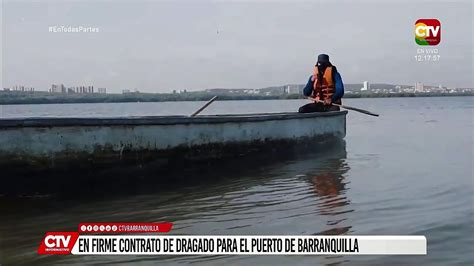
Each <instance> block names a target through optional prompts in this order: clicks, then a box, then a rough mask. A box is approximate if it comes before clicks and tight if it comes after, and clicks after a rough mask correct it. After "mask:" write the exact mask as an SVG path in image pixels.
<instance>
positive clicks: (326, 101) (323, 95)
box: [298, 54, 344, 113]
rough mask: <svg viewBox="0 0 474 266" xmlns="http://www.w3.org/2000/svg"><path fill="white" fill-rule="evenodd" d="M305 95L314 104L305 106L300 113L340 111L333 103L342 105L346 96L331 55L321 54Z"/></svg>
mask: <svg viewBox="0 0 474 266" xmlns="http://www.w3.org/2000/svg"><path fill="white" fill-rule="evenodd" d="M303 94H304V95H305V96H307V97H311V98H312V100H313V102H312V103H308V104H305V105H303V106H301V107H300V109H299V110H298V112H299V113H312V112H327V111H338V110H339V107H337V106H334V105H331V104H332V103H337V104H341V98H342V96H343V95H344V84H343V83H342V78H341V75H340V74H339V72H338V71H337V69H336V67H335V66H333V65H332V64H331V62H329V55H327V54H320V55H319V56H318V62H317V63H316V65H315V66H314V73H313V75H311V76H310V77H309V80H308V83H306V86H305V87H304V89H303Z"/></svg>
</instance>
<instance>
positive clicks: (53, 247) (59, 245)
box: [38, 232, 79, 254]
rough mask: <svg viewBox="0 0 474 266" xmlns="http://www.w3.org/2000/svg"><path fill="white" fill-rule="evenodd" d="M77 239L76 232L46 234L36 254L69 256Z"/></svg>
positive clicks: (77, 234)
mask: <svg viewBox="0 0 474 266" xmlns="http://www.w3.org/2000/svg"><path fill="white" fill-rule="evenodd" d="M78 238H79V233H77V232H48V233H46V236H45V237H44V238H43V241H42V242H41V244H40V246H39V248H38V254H70V253H71V250H72V247H74V244H75V243H76V241H77V239H78Z"/></svg>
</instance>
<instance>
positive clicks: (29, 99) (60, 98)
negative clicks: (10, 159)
mask: <svg viewBox="0 0 474 266" xmlns="http://www.w3.org/2000/svg"><path fill="white" fill-rule="evenodd" d="M215 95H216V94H215V93H209V92H187V93H127V94H73V95H69V94H68V95H65V94H60V93H46V92H34V93H26V92H0V104H53V103H121V102H170V101H207V100H209V99H210V98H212V97H213V96H215ZM217 96H218V97H219V100H223V101H227V100H277V99H281V100H283V99H304V98H305V97H304V96H303V95H300V94H282V95H256V94H231V93H222V94H217ZM437 96H474V92H457V93H357V94H355V93H354V94H350V93H347V94H346V95H344V98H382V97H437Z"/></svg>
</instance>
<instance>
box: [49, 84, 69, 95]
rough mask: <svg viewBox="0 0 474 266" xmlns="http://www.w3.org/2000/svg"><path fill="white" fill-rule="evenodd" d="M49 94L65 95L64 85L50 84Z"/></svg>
mask: <svg viewBox="0 0 474 266" xmlns="http://www.w3.org/2000/svg"><path fill="white" fill-rule="evenodd" d="M49 92H51V93H66V92H67V91H66V87H65V86H64V84H52V85H51V89H49Z"/></svg>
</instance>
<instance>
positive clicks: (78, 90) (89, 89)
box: [73, 86, 94, 94]
mask: <svg viewBox="0 0 474 266" xmlns="http://www.w3.org/2000/svg"><path fill="white" fill-rule="evenodd" d="M73 90H74V92H75V93H82V94H86V93H94V86H78V87H75V88H74V89H73Z"/></svg>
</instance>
